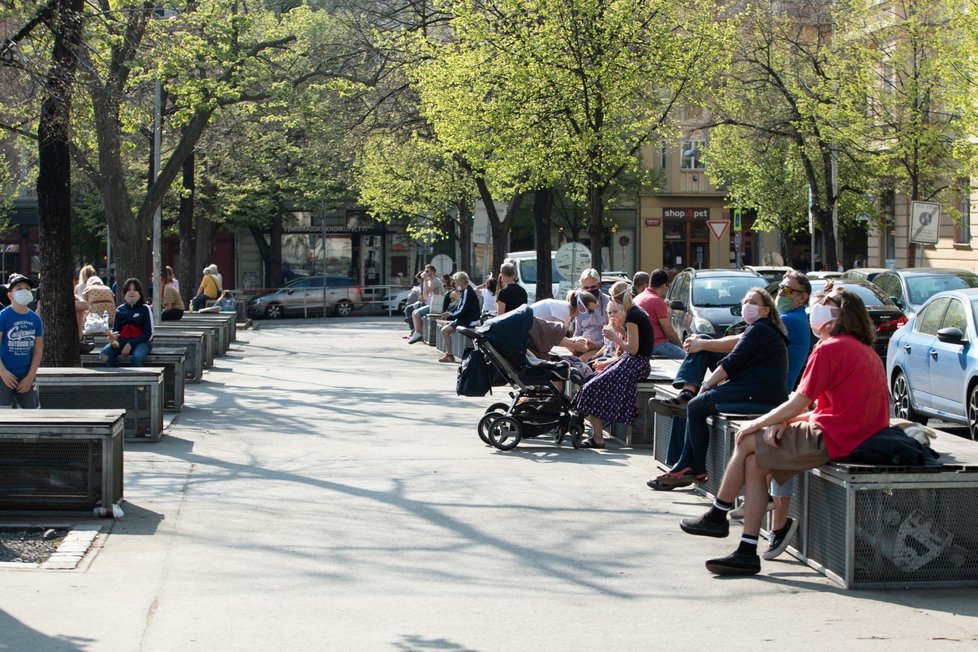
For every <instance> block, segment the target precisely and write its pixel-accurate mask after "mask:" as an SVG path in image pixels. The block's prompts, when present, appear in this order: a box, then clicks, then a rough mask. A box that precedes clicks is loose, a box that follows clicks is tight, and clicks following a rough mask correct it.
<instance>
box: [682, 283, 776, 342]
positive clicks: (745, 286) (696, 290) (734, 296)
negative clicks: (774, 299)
mask: <svg viewBox="0 0 978 652" xmlns="http://www.w3.org/2000/svg"><path fill="white" fill-rule="evenodd" d="M765 285H767V282H766V281H765V280H764V277H762V276H760V275H758V274H755V273H754V272H752V271H751V270H748V269H693V268H692V267H690V268H688V269H684V270H683V271H681V272H679V273H678V274H676V276H675V278H673V279H672V283H671V284H670V285H669V291H668V292H666V297H665V300H666V304H667V305H668V306H669V314H670V319H671V320H672V327H673V328H674V329H675V330H676V334H677V335H679V337H680V338H681V339H685V338H686V337H687V336H689V335H710V336H712V337H720V336H722V335H723V333H724V331H725V330H726V329H727V327H728V326H730V325H731V324H732V323H734V322H735V321H737V320H738V319H739V318H740V300H741V299H743V298H744V295H745V294H747V291H748V290H750V289H751V288H755V287H764V286H765Z"/></svg>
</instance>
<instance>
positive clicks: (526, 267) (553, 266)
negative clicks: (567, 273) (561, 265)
mask: <svg viewBox="0 0 978 652" xmlns="http://www.w3.org/2000/svg"><path fill="white" fill-rule="evenodd" d="M565 280H567V279H565V278H564V277H563V276H561V275H560V272H558V271H557V261H556V259H553V258H551V259H550V282H551V283H561V282H563V281H565ZM520 281H521V282H522V283H523V284H524V285H531V284H533V283H536V282H537V261H536V259H532V258H525V259H523V260H521V261H520Z"/></svg>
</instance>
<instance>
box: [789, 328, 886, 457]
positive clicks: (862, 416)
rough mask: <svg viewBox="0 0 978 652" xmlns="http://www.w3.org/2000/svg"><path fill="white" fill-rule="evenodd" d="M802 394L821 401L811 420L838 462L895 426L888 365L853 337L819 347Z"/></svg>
mask: <svg viewBox="0 0 978 652" xmlns="http://www.w3.org/2000/svg"><path fill="white" fill-rule="evenodd" d="M796 391H797V392H798V393H799V394H802V395H803V396H805V397H806V398H808V399H812V400H817V403H816V405H815V409H814V410H813V411H812V413H811V415H810V416H809V421H810V422H811V423H815V424H817V425H818V426H819V428H821V429H822V434H823V436H824V437H825V448H826V450H827V451H828V454H829V457H831V458H832V459H834V460H837V459H841V458H844V457H848V456H849V454H850V453H852V451H853V450H854V449H855V448H856V447H857V446H859V444H861V443H863V442H864V441H865V440H866V439H868V438H869V437H870V436H871V435H875V434H876V433H877V432H879V431H880V430H882V429H883V428H885V427H886V426H888V425H889V423H890V396H889V391H888V389H887V386H886V372H885V371H884V370H883V362H882V361H881V360H880V357H879V356H878V355H877V354H876V351H874V350H873V348H872V347H870V346H866V345H865V344H863V343H862V342H860V341H859V340H857V339H856V338H854V337H852V336H851V335H836V336H834V337H830V338H829V339H827V340H825V341H823V342H821V343H819V344H818V345H817V346H816V347H815V350H814V351H812V353H811V355H810V356H809V358H808V364H807V365H806V366H805V371H804V373H803V374H802V376H801V381H799V383H798V389H797V390H796Z"/></svg>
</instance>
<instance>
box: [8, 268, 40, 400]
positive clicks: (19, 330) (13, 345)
mask: <svg viewBox="0 0 978 652" xmlns="http://www.w3.org/2000/svg"><path fill="white" fill-rule="evenodd" d="M33 287H34V284H33V283H31V280H30V279H29V278H27V277H26V276H24V275H22V274H12V275H11V276H10V279H9V280H8V281H7V298H8V300H9V301H10V305H9V306H7V307H6V308H4V309H3V310H0V380H2V381H3V382H2V383H0V408H9V407H11V405H12V404H13V403H14V402H16V403H17V406H18V407H20V408H22V409H27V410H33V409H37V408H39V407H41V404H40V401H39V400H38V395H37V387H36V386H35V385H34V379H35V378H36V377H37V370H38V368H39V367H40V366H41V355H42V354H43V353H44V324H43V323H42V322H41V318H40V317H39V316H38V315H37V313H35V312H34V311H33V310H31V309H30V308H29V307H28V306H29V305H30V304H31V302H33V301H34V293H33V292H31V288H33Z"/></svg>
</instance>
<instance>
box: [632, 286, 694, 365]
mask: <svg viewBox="0 0 978 652" xmlns="http://www.w3.org/2000/svg"><path fill="white" fill-rule="evenodd" d="M668 289H669V274H668V272H665V271H664V270H661V269H657V270H655V271H654V272H652V276H651V278H650V279H649V287H648V288H646V289H645V291H643V292H640V293H639V294H638V296H636V297H635V300H634V303H635V305H637V306H638V307H639V308H641V309H642V310H644V311H645V312H646V314H648V316H649V321H651V322H652V335H653V341H652V355H657V356H659V357H662V358H671V359H673V360H682V359H683V358H685V357H686V352H685V351H684V350H683V343H682V341H680V339H679V336H678V335H676V330H675V329H674V328H673V327H672V322H671V321H670V320H669V306H667V305H666V302H665V300H664V299H663V297H664V296H665V295H666V290H668Z"/></svg>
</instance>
